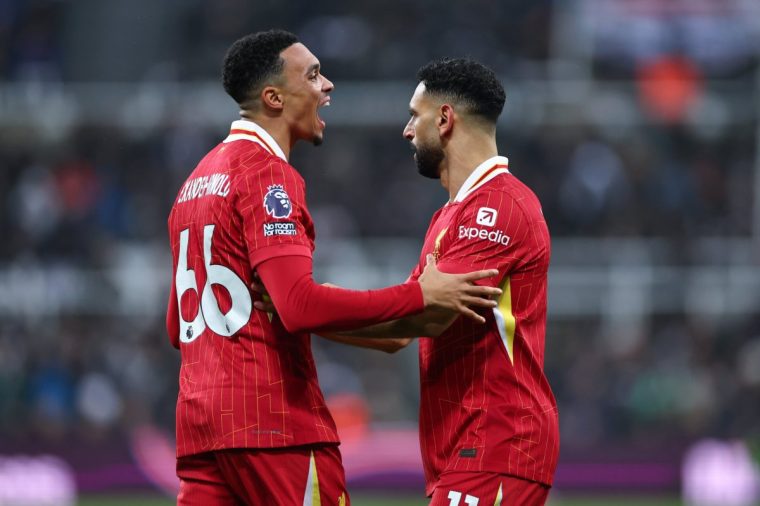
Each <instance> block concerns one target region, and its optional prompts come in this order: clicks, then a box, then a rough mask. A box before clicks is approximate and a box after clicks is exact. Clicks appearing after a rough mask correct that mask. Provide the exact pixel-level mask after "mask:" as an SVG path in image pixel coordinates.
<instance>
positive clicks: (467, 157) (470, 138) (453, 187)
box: [441, 131, 499, 202]
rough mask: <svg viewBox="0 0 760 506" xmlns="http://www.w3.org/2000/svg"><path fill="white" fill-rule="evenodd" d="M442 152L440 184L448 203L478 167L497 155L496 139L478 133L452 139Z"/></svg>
mask: <svg viewBox="0 0 760 506" xmlns="http://www.w3.org/2000/svg"><path fill="white" fill-rule="evenodd" d="M444 150H445V153H446V156H445V157H444V160H443V162H442V166H441V184H442V185H443V187H444V188H446V190H448V192H449V202H453V201H454V198H455V197H456V196H457V193H459V190H460V188H462V184H464V182H465V180H466V179H467V178H468V177H469V176H470V174H472V172H473V171H474V170H475V169H476V168H477V166H478V165H480V164H481V163H483V162H484V161H485V160H488V159H489V158H492V157H494V156H496V155H498V154H499V153H498V149H497V148H496V137H495V136H494V135H491V134H488V133H482V132H479V131H477V132H473V133H469V134H464V135H459V136H454V137H452V138H451V139H450V140H449V142H448V144H447V145H446V147H445V148H444Z"/></svg>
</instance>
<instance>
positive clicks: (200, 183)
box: [177, 174, 230, 204]
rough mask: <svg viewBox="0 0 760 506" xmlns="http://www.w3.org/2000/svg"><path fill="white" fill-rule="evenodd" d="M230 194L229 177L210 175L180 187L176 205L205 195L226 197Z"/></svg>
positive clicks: (192, 180)
mask: <svg viewBox="0 0 760 506" xmlns="http://www.w3.org/2000/svg"><path fill="white" fill-rule="evenodd" d="M229 193H230V176H228V175H227V174H210V175H208V176H201V177H196V178H193V179H191V180H189V181H188V182H187V183H185V186H183V187H182V193H181V194H180V197H179V199H177V203H178V204H179V203H182V202H187V201H188V200H192V199H197V198H198V197H205V196H207V195H217V196H219V197H226V196H227V195H229Z"/></svg>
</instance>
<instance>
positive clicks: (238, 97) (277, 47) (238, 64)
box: [222, 30, 298, 104]
mask: <svg viewBox="0 0 760 506" xmlns="http://www.w3.org/2000/svg"><path fill="white" fill-rule="evenodd" d="M296 42H298V37H296V36H295V35H294V34H292V33H290V32H286V31H285V30H268V31H265V32H257V33H252V34H250V35H246V36H245V37H242V38H240V39H238V40H236V41H235V42H234V43H233V44H232V45H231V46H230V48H229V49H228V50H227V54H226V55H225V56H224V63H223V65H222V84H223V85H224V91H226V92H227V94H228V95H229V96H231V97H232V98H233V99H235V102H237V103H238V104H243V103H244V102H246V101H247V100H248V99H250V98H251V96H253V95H255V94H256V93H258V92H259V91H260V90H261V89H262V88H263V87H264V85H265V84H266V83H267V81H268V80H270V79H271V78H272V77H275V76H277V75H279V74H280V72H282V67H283V65H284V61H283V59H282V57H281V56H280V53H282V51H283V50H285V49H287V48H289V47H290V46H292V45H293V44H295V43H296Z"/></svg>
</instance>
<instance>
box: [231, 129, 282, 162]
mask: <svg viewBox="0 0 760 506" xmlns="http://www.w3.org/2000/svg"><path fill="white" fill-rule="evenodd" d="M239 140H247V141H253V142H255V143H256V144H258V145H259V146H261V147H262V148H264V149H266V150H267V151H268V152H269V154H271V155H274V156H279V157H280V158H282V159H283V160H285V161H286V162H287V161H288V159H287V158H285V152H283V150H282V149H281V148H280V146H279V144H277V141H275V140H274V138H273V137H272V136H271V135H269V133H268V132H267V131H266V130H264V129H263V128H261V127H260V126H259V125H257V124H256V123H254V122H253V121H251V120H248V119H239V120H237V121H233V122H232V127H230V134H229V135H228V136H227V138H226V139H224V142H232V141H239Z"/></svg>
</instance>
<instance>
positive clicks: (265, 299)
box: [251, 271, 277, 314]
mask: <svg viewBox="0 0 760 506" xmlns="http://www.w3.org/2000/svg"><path fill="white" fill-rule="evenodd" d="M251 290H253V291H254V292H256V293H258V294H261V300H255V301H253V307H255V308H256V309H258V310H259V311H264V312H265V313H269V314H274V313H276V312H277V310H276V309H275V307H274V304H272V299H271V298H270V297H269V293H267V289H266V287H265V286H264V283H262V282H261V278H260V277H259V274H258V273H257V272H256V271H253V281H252V282H251Z"/></svg>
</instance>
